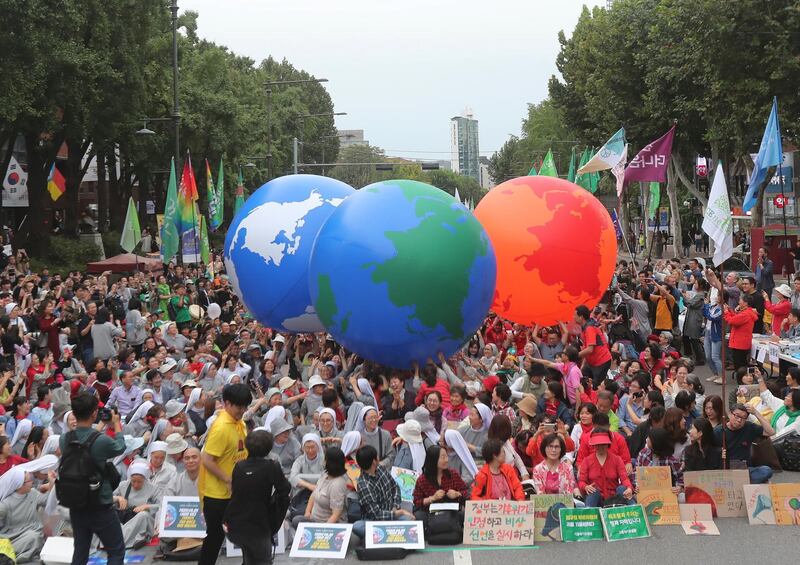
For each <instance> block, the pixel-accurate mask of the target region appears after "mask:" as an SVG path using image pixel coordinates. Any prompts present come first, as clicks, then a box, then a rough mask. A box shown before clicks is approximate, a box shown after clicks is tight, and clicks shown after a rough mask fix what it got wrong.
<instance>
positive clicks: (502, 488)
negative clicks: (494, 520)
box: [470, 439, 525, 500]
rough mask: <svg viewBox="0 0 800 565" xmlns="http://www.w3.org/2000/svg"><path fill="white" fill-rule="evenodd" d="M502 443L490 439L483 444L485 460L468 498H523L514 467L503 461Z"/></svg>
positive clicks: (482, 453)
mask: <svg viewBox="0 0 800 565" xmlns="http://www.w3.org/2000/svg"><path fill="white" fill-rule="evenodd" d="M503 446H504V444H503V443H502V442H500V441H498V440H495V439H490V440H487V441H486V443H484V444H483V448H482V449H481V455H483V460H484V461H485V463H484V465H483V467H481V468H480V470H479V471H478V476H477V477H475V483H474V484H473V485H472V492H471V493H470V500H524V498H525V493H524V491H523V490H522V484H521V483H520V481H519V479H518V478H517V473H516V471H515V470H514V467H512V466H511V465H508V464H507V463H504V462H503V461H504V456H503Z"/></svg>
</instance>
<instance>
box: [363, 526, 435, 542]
mask: <svg viewBox="0 0 800 565" xmlns="http://www.w3.org/2000/svg"><path fill="white" fill-rule="evenodd" d="M365 535H366V539H365V540H364V542H365V545H366V546H367V548H373V547H402V548H403V549H425V534H424V533H423V527H422V522H392V521H390V522H367V527H366V532H365Z"/></svg>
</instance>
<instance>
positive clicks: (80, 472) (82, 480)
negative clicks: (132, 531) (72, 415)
mask: <svg viewBox="0 0 800 565" xmlns="http://www.w3.org/2000/svg"><path fill="white" fill-rule="evenodd" d="M100 435H101V434H100V432H98V431H96V430H93V431H92V433H91V434H89V437H88V438H86V441H80V440H78V436H77V434H76V433H75V432H74V431H71V432H68V433H67V435H66V437H65V438H64V439H65V442H66V446H65V448H64V453H63V454H62V456H61V462H60V463H59V465H58V479H56V496H57V497H58V502H59V504H61V506H64V507H66V508H69V509H70V510H82V509H85V508H88V507H90V506H96V505H98V504H99V502H100V487H101V486H102V484H103V481H104V480H108V481H109V482H110V484H111V485H112V488H116V487H117V485H119V479H120V476H119V472H118V471H117V470H116V467H114V466H113V464H112V465H110V467H111V468H113V472H111V471H110V469H109V464H108V463H106V466H105V469H101V468H100V467H98V466H97V463H95V460H94V458H93V457H92V445H94V442H95V441H97V438H99V437H100ZM115 482H116V484H114V483H115Z"/></svg>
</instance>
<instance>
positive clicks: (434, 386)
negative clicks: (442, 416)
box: [414, 362, 450, 408]
mask: <svg viewBox="0 0 800 565" xmlns="http://www.w3.org/2000/svg"><path fill="white" fill-rule="evenodd" d="M417 376H419V372H417ZM434 390H437V391H439V394H440V395H441V397H442V408H450V383H448V382H447V381H446V380H444V379H440V378H438V368H437V367H436V365H434V364H433V363H432V362H429V363H428V364H427V365H425V368H423V369H422V384H420V387H419V391H418V392H417V397H416V398H415V399H414V402H415V403H416V405H417V406H422V403H423V402H424V401H425V397H426V396H428V393H429V392H431V391H434Z"/></svg>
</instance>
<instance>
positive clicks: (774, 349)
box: [769, 343, 781, 365]
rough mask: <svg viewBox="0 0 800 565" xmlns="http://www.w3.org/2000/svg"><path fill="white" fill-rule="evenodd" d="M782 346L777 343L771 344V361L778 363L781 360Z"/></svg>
mask: <svg viewBox="0 0 800 565" xmlns="http://www.w3.org/2000/svg"><path fill="white" fill-rule="evenodd" d="M780 354H781V348H780V347H779V346H778V344H777V343H770V344H769V362H770V363H772V364H773V365H777V364H778V363H779V362H780Z"/></svg>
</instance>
